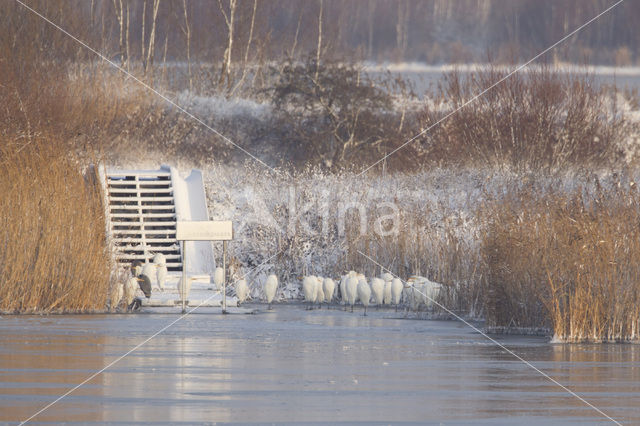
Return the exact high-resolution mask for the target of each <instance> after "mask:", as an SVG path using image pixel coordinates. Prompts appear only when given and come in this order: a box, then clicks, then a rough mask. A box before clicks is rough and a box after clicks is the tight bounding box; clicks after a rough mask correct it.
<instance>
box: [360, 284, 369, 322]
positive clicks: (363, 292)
mask: <svg viewBox="0 0 640 426" xmlns="http://www.w3.org/2000/svg"><path fill="white" fill-rule="evenodd" d="M358 298H359V299H360V301H361V302H362V304H363V305H364V316H365V317H366V316H367V306H369V300H370V299H371V287H369V284H368V283H367V280H359V281H358Z"/></svg>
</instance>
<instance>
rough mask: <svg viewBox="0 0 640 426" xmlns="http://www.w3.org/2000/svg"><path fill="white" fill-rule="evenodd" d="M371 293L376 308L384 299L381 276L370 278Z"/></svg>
mask: <svg viewBox="0 0 640 426" xmlns="http://www.w3.org/2000/svg"><path fill="white" fill-rule="evenodd" d="M371 293H373V299H374V300H375V302H376V309H378V308H379V307H380V305H382V301H383V299H384V281H383V280H382V278H374V279H372V280H371Z"/></svg>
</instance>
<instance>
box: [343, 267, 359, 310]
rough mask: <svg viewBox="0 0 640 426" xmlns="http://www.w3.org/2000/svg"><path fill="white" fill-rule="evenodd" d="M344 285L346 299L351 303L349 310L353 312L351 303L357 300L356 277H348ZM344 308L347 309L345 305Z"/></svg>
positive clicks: (353, 303)
mask: <svg viewBox="0 0 640 426" xmlns="http://www.w3.org/2000/svg"><path fill="white" fill-rule="evenodd" d="M344 287H345V288H344V289H345V295H346V297H347V298H346V301H347V303H348V304H349V305H351V312H353V305H355V304H356V301H357V300H358V278H357V277H355V276H352V277H349V278H348V279H347V282H346V284H345V286H344ZM344 309H345V310H346V309H347V306H346V305H345V307H344Z"/></svg>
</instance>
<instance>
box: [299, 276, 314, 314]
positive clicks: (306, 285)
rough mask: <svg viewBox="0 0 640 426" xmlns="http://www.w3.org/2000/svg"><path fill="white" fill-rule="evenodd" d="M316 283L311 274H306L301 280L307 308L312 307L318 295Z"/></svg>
mask: <svg viewBox="0 0 640 426" xmlns="http://www.w3.org/2000/svg"><path fill="white" fill-rule="evenodd" d="M317 284H318V280H317V278H316V277H315V276H313V275H308V276H306V277H304V278H303V280H302V292H303V293H304V301H305V302H307V303H308V305H307V310H308V311H309V310H311V309H313V303H314V302H315V301H316V298H317V297H318V292H317V291H316V285H317Z"/></svg>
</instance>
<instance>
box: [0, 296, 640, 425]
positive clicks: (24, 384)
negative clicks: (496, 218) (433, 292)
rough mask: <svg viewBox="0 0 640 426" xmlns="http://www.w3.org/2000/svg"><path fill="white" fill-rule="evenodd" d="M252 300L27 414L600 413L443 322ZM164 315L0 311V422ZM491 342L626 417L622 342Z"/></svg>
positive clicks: (385, 420) (586, 419)
mask: <svg viewBox="0 0 640 426" xmlns="http://www.w3.org/2000/svg"><path fill="white" fill-rule="evenodd" d="M256 307H257V308H258V309H260V312H259V313H258V314H255V315H226V316H223V315H219V314H215V315H210V314H199V313H198V312H199V311H196V312H194V313H193V314H191V315H189V316H187V317H185V318H183V319H182V320H180V321H179V322H177V323H176V324H175V325H173V326H172V327H169V328H168V329H167V330H166V331H164V332H162V333H161V334H159V335H158V336H156V337H154V338H153V339H151V340H150V341H149V342H148V343H146V344H145V345H144V346H142V347H141V348H140V349H138V350H136V351H135V352H133V353H132V354H131V355H129V356H127V357H125V358H124V359H123V360H121V361H119V362H118V363H116V364H115V365H113V366H112V367H110V368H108V369H107V370H106V371H105V372H104V373H103V374H100V375H99V376H98V377H96V378H95V379H93V380H91V381H90V382H89V383H87V384H85V385H84V386H82V387H81V388H79V389H78V390H76V391H75V392H73V393H72V394H71V395H69V396H68V397H66V398H64V399H62V400H61V401H60V402H58V403H57V404H55V405H54V406H52V407H51V408H50V409H48V410H47V411H45V412H44V413H42V414H41V415H40V416H38V417H37V418H35V419H34V422H36V423H37V422H51V423H55V424H59V423H62V422H69V423H76V424H105V423H111V424H116V423H121V424H132V423H141V424H161V423H162V424H176V423H180V422H184V423H188V424H205V423H206V424H211V423H214V422H231V423H237V424H246V423H261V424H270V423H278V424H281V423H289V424H301V423H313V422H315V423H319V424H320V423H321V424H330V423H341V424H355V423H360V424H363V423H364V424H399V423H412V424H438V423H440V422H442V423H444V424H487V425H494V424H504V425H516V424H523V425H527V424H564V423H568V424H606V423H607V422H606V421H605V420H606V419H604V418H603V417H602V416H601V415H600V414H598V413H597V412H596V411H594V410H593V409H592V408H590V407H588V406H587V405H585V404H584V403H582V402H581V401H579V400H578V399H576V398H575V397H573V396H571V395H569V394H568V393H566V392H565V391H564V390H562V389H561V388H559V387H558V386H557V385H555V384H553V383H551V382H550V381H549V380H547V379H545V378H544V377H542V376H541V375H540V374H539V373H537V372H535V371H533V370H532V369H531V368H530V367H527V366H526V365H525V364H523V363H522V362H520V361H517V360H515V359H514V358H513V357H511V356H509V355H507V354H506V353H504V352H503V351H501V350H500V349H499V348H498V347H496V346H495V345H493V344H491V343H490V342H488V341H487V340H486V339H485V338H484V337H482V336H481V335H479V334H477V333H475V332H474V331H473V330H471V329H470V328H468V327H466V326H464V325H462V324H460V323H458V322H454V321H415V320H406V319H402V317H401V316H400V317H398V316H397V315H396V314H395V313H394V312H393V311H376V310H375V309H372V310H370V312H369V314H370V315H369V316H367V317H363V316H362V311H361V309H360V310H357V311H356V312H355V313H353V314H351V313H348V312H344V311H341V310H336V309H331V310H326V309H322V310H314V311H311V312H307V311H305V310H304V308H303V307H302V306H299V305H297V306H296V305H294V306H291V305H288V306H283V305H276V306H275V309H274V311H270V312H267V311H265V306H264V305H261V306H256ZM177 318H178V316H177V315H176V314H174V315H168V314H156V315H153V314H148V315H72V316H44V317H43V316H16V317H13V316H3V317H1V318H0V340H1V341H2V345H0V377H1V382H2V385H1V386H0V422H10V423H17V422H18V421H20V420H24V419H26V418H27V417H29V416H30V415H32V414H34V413H35V412H36V411H38V410H39V409H41V408H42V407H44V406H45V405H47V404H49V403H50V402H52V401H53V400H55V399H56V398H57V397H59V396H60V395H62V394H63V393H64V392H66V391H67V390H69V389H71V388H72V387H73V386H75V385H77V384H78V383H81V382H82V381H83V380H85V379H86V378H87V377H89V376H90V375H91V374H93V373H94V372H96V371H98V370H100V369H101V368H103V367H104V366H106V365H107V364H108V363H110V362H112V361H113V360H115V359H116V358H117V357H118V356H120V355H122V354H124V353H126V352H127V351H129V350H130V349H131V348H133V347H134V346H135V345H138V344H139V343H141V342H143V341H144V340H145V339H147V338H148V337H149V336H151V335H153V334H154V333H155V332H157V331H158V330H160V329H162V328H163V327H165V326H167V325H169V324H170V323H171V322H173V321H174V320H175V319H177ZM497 339H498V340H500V341H501V342H502V343H503V344H505V345H507V346H508V347H509V348H510V349H512V350H514V351H515V352H516V353H518V354H519V355H520V356H522V357H523V358H525V359H527V360H529V361H531V362H532V363H533V364H534V365H535V366H536V367H538V368H540V369H541V370H543V371H545V372H546V373H548V374H549V375H551V376H552V377H554V378H555V379H557V380H558V381H560V382H561V383H562V384H564V385H566V386H568V387H569V388H570V389H572V390H573V391H575V392H576V393H578V394H580V395H582V396H583V397H585V398H586V399H587V400H589V401H590V402H592V403H594V404H595V405H597V407H598V408H600V409H601V410H603V411H604V412H606V413H608V414H609V415H612V416H613V417H615V418H616V419H618V420H619V421H621V422H622V423H624V424H638V423H640V411H639V410H638V408H637V407H638V398H639V395H640V370H639V369H638V368H635V367H634V366H637V365H638V363H640V351H638V350H637V349H638V347H637V345H595V346H594V345H553V344H549V343H547V341H546V339H543V338H539V337H513V336H508V337H497Z"/></svg>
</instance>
